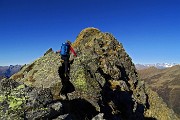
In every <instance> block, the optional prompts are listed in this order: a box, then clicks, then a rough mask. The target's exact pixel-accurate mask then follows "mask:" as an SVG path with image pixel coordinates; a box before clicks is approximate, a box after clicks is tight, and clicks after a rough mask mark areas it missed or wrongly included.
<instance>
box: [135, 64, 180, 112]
mask: <svg viewBox="0 0 180 120" xmlns="http://www.w3.org/2000/svg"><path fill="white" fill-rule="evenodd" d="M138 73H139V76H140V78H141V79H142V80H144V81H145V82H147V84H148V85H149V86H150V87H151V88H152V89H153V90H154V91H156V92H157V93H158V94H159V95H160V96H161V97H162V98H163V100H164V101H165V102H166V103H167V105H168V106H169V107H170V108H172V109H173V110H174V111H175V112H176V113H177V114H178V115H179V116H180V101H179V100H180V65H176V66H173V67H171V68H167V69H163V70H160V69H157V68H148V69H144V70H139V71H138Z"/></svg>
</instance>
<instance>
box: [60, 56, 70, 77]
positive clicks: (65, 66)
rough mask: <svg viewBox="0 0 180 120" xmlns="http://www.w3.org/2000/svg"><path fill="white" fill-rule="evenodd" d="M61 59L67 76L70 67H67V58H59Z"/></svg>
mask: <svg viewBox="0 0 180 120" xmlns="http://www.w3.org/2000/svg"><path fill="white" fill-rule="evenodd" d="M61 59H62V60H64V64H63V66H64V72H65V74H66V75H67V74H68V73H69V69H70V68H69V67H70V65H69V56H61Z"/></svg>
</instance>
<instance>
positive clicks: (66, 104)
mask: <svg viewBox="0 0 180 120" xmlns="http://www.w3.org/2000/svg"><path fill="white" fill-rule="evenodd" d="M58 103H59V104H60V106H59V108H58V110H57V106H58V105H57V106H56V107H55V108H56V110H55V108H53V107H52V106H54V105H56V104H58ZM49 107H50V108H51V112H50V113H49V114H48V115H47V116H45V117H44V118H43V119H48V120H50V119H55V118H60V119H64V120H86V119H87V120H90V119H92V118H93V117H94V116H96V115H97V114H98V113H99V112H98V111H96V108H95V107H94V106H93V105H92V104H91V103H89V102H88V101H86V100H85V99H80V98H79V99H73V100H56V101H53V102H52V103H51V104H49Z"/></svg>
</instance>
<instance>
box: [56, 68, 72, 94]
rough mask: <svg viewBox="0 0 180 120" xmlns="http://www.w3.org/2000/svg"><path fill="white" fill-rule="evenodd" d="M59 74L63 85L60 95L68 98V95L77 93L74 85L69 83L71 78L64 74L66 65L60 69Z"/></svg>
mask: <svg viewBox="0 0 180 120" xmlns="http://www.w3.org/2000/svg"><path fill="white" fill-rule="evenodd" d="M58 73H59V76H60V78H61V82H62V85H63V86H62V89H61V91H60V93H61V94H63V95H66V96H67V93H71V92H73V91H75V87H74V85H73V84H72V83H71V82H70V81H69V76H65V74H64V64H62V66H60V67H59V70H58Z"/></svg>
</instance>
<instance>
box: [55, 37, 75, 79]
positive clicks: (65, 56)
mask: <svg viewBox="0 0 180 120" xmlns="http://www.w3.org/2000/svg"><path fill="white" fill-rule="evenodd" d="M70 51H71V52H72V53H73V54H74V56H75V57H77V55H76V52H75V51H74V49H73V48H72V47H71V42H70V41H69V40H67V41H66V42H65V43H62V46H61V50H58V51H57V52H56V53H60V55H61V59H62V60H64V70H65V75H66V76H69V75H68V74H69V69H70V65H69V64H70V63H69V58H70Z"/></svg>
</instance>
